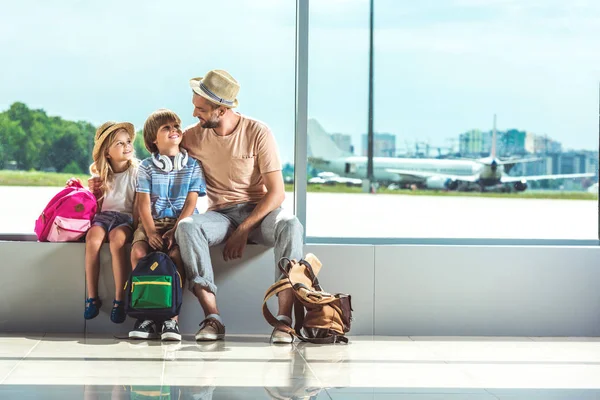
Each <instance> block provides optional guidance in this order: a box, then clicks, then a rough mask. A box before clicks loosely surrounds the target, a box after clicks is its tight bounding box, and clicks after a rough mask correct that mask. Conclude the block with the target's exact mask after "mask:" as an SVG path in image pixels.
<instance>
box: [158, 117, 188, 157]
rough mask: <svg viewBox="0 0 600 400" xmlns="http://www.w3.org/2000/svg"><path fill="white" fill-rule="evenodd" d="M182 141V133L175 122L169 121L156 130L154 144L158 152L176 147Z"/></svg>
mask: <svg viewBox="0 0 600 400" xmlns="http://www.w3.org/2000/svg"><path fill="white" fill-rule="evenodd" d="M182 139H183V133H182V132H181V126H180V125H179V123H177V122H176V121H171V122H169V123H166V124H164V125H161V126H160V128H158V132H157V133H156V140H155V141H154V144H156V147H158V151H159V152H163V151H166V150H168V149H171V148H174V147H178V146H179V143H181V140H182Z"/></svg>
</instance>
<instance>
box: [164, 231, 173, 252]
mask: <svg viewBox="0 0 600 400" xmlns="http://www.w3.org/2000/svg"><path fill="white" fill-rule="evenodd" d="M162 238H163V239H164V240H165V242H166V244H167V250H171V247H173V245H174V244H175V228H173V229H169V230H168V231H166V232H165V234H164V235H163V236H162Z"/></svg>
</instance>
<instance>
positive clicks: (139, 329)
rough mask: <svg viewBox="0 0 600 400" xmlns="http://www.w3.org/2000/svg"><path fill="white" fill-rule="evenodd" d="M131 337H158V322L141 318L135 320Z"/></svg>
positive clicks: (130, 333)
mask: <svg viewBox="0 0 600 400" xmlns="http://www.w3.org/2000/svg"><path fill="white" fill-rule="evenodd" d="M129 339H158V333H156V324H155V323H154V321H152V320H149V319H147V320H145V321H143V320H141V319H138V320H137V321H135V325H134V326H133V330H132V331H131V332H129Z"/></svg>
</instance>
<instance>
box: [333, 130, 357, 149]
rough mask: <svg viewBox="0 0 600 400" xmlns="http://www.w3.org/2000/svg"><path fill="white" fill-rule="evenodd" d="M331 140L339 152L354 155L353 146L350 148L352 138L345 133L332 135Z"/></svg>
mask: <svg viewBox="0 0 600 400" xmlns="http://www.w3.org/2000/svg"><path fill="white" fill-rule="evenodd" d="M331 138H332V139H333V141H334V142H335V144H336V145H337V147H338V148H339V149H340V150H343V151H345V152H348V153H350V154H354V146H352V136H350V135H346V134H345V133H332V134H331Z"/></svg>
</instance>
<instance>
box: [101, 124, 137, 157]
mask: <svg viewBox="0 0 600 400" xmlns="http://www.w3.org/2000/svg"><path fill="white" fill-rule="evenodd" d="M106 158H108V159H109V160H110V163H111V164H113V163H114V164H120V163H123V162H125V161H129V160H131V159H132V158H133V143H132V141H131V136H129V133H128V132H127V131H126V130H125V129H119V130H118V131H117V132H115V133H114V139H113V141H112V143H111V144H110V146H109V147H108V151H107V153H106Z"/></svg>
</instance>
